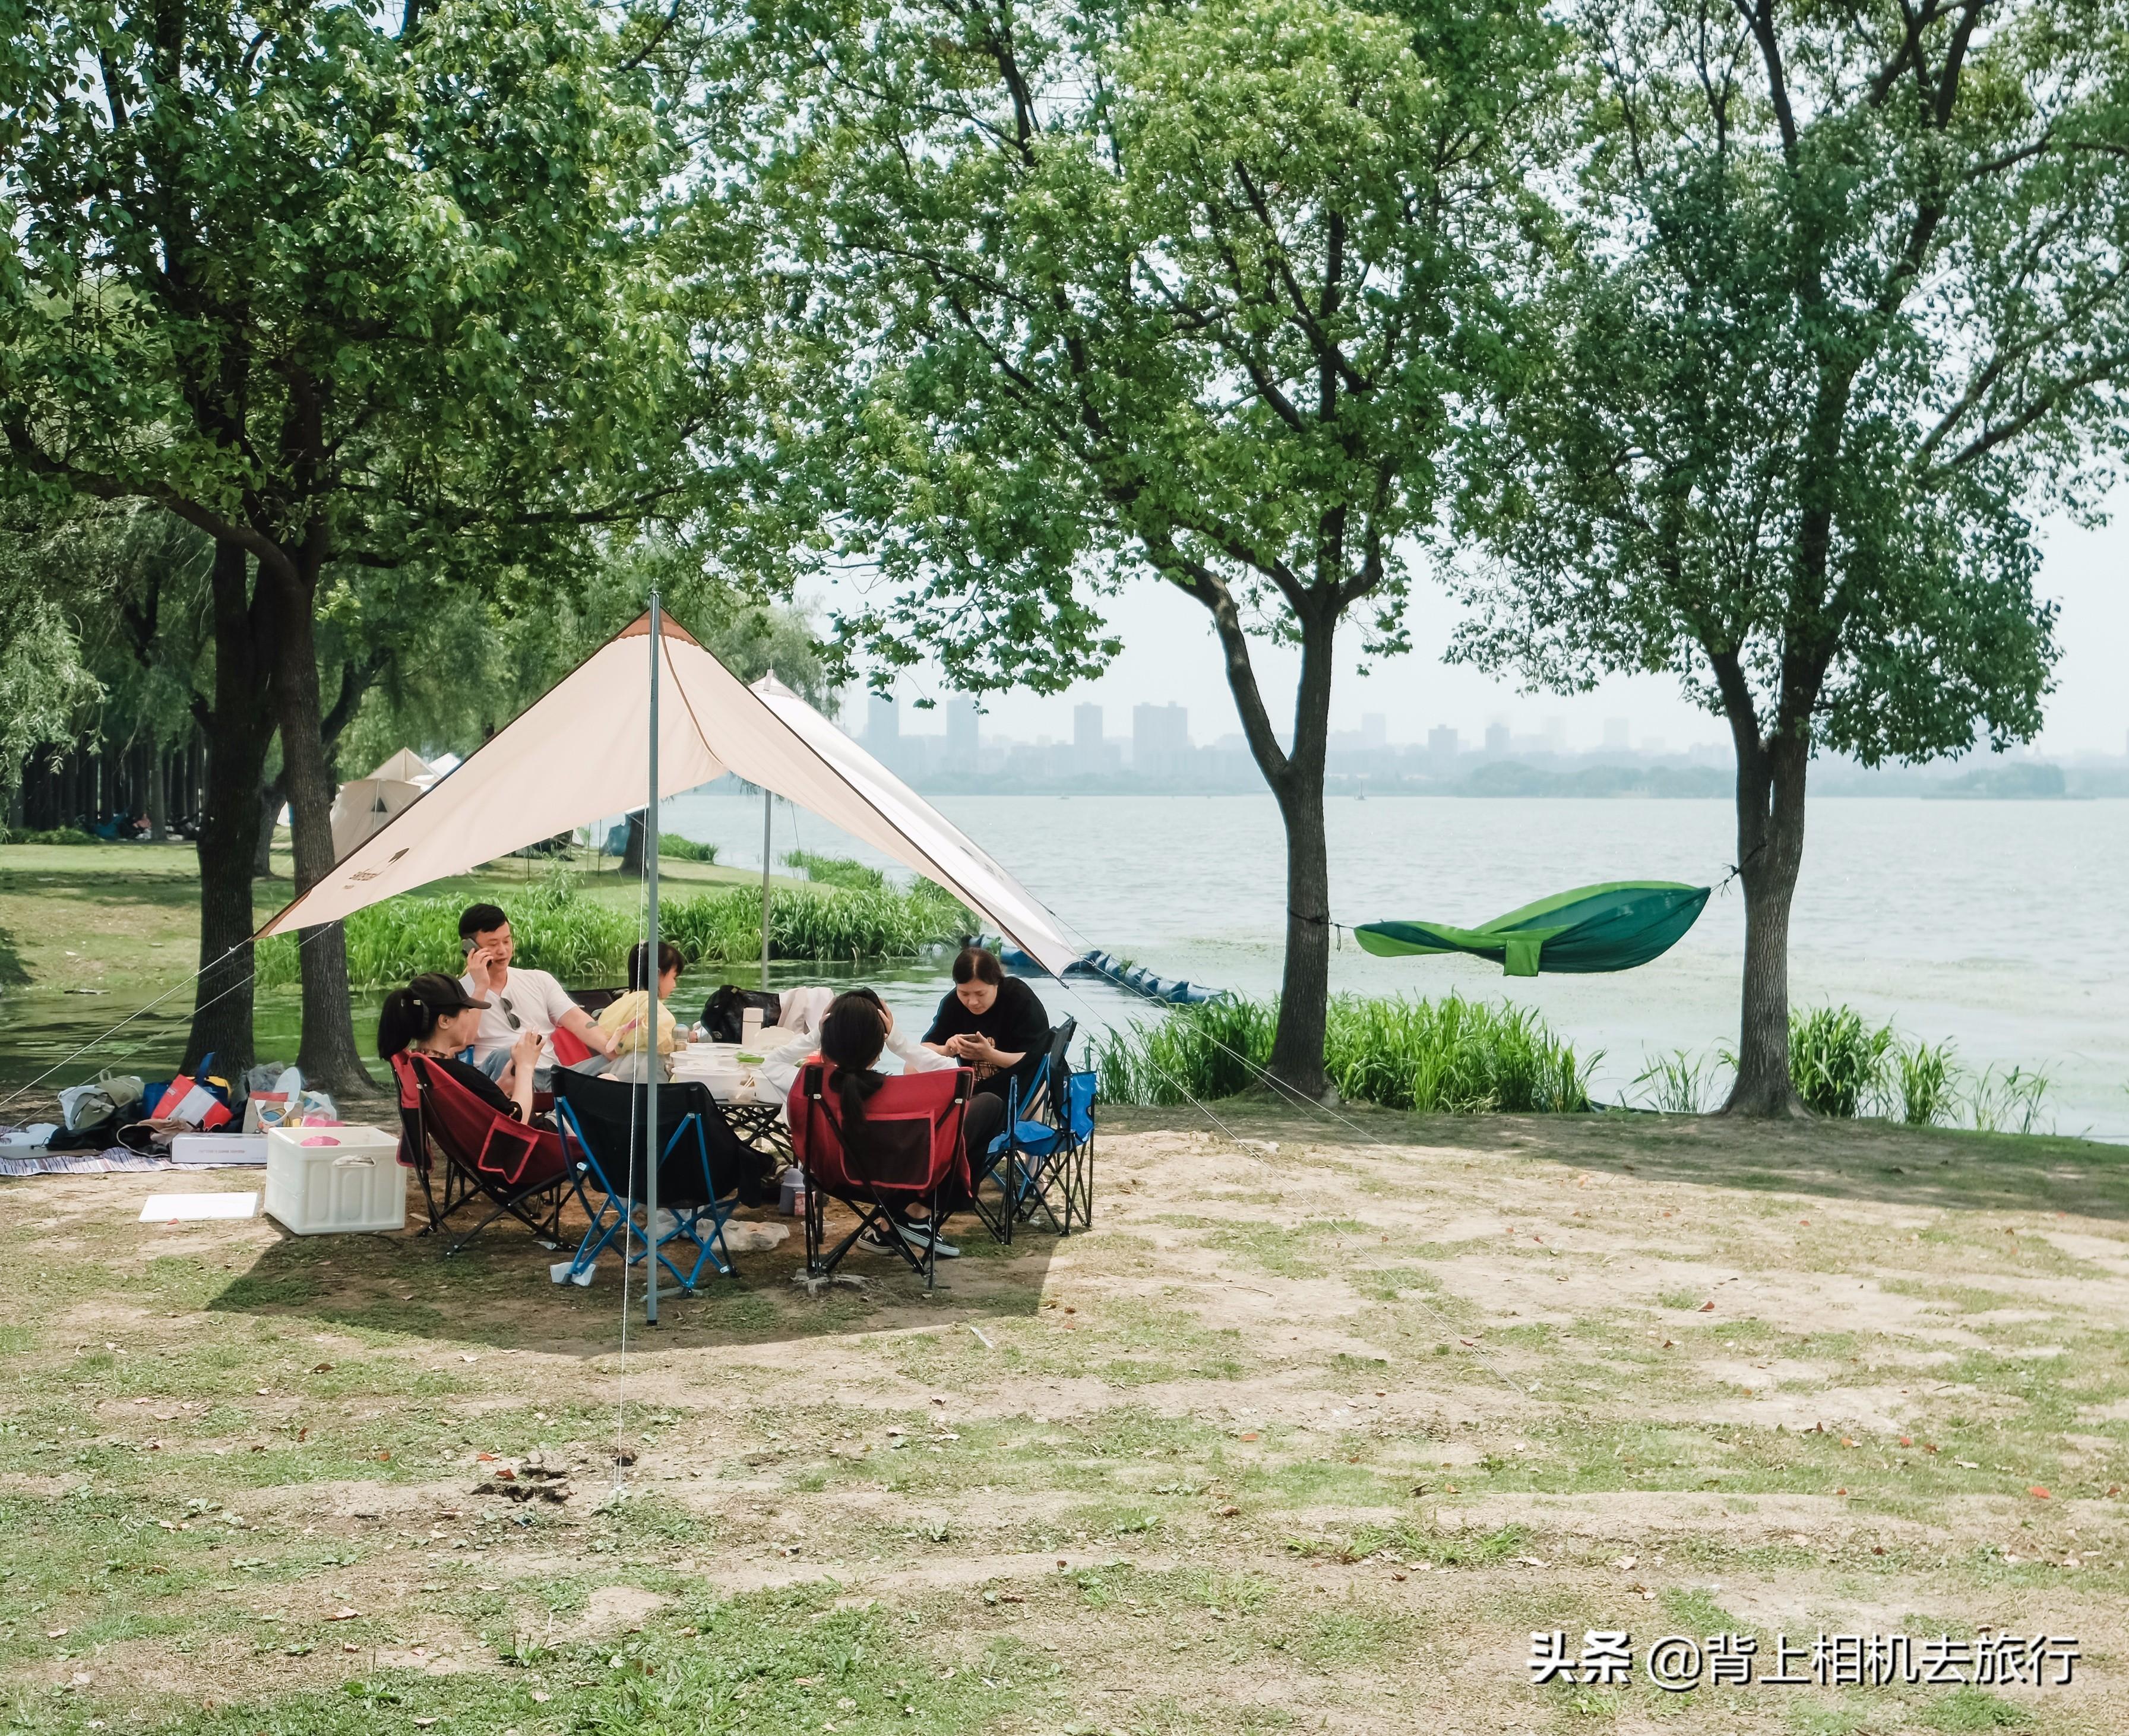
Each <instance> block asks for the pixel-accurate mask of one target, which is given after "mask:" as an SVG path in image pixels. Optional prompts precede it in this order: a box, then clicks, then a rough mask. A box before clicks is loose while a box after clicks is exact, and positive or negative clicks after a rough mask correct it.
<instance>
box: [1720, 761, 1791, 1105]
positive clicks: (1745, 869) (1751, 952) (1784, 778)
mask: <svg viewBox="0 0 2129 1736" xmlns="http://www.w3.org/2000/svg"><path fill="white" fill-rule="evenodd" d="M1800 736H1801V732H1796V731H1784V732H1782V733H1781V734H1780V735H1779V736H1778V737H1777V738H1776V739H1775V740H1774V742H1771V743H1768V744H1765V745H1759V744H1755V747H1754V749H1753V751H1749V752H1746V751H1741V752H1740V754H1739V756H1738V765H1737V864H1738V875H1737V878H1738V880H1739V881H1740V882H1741V884H1742V885H1743V886H1744V889H1745V981H1744V1004H1743V1006H1742V1008H1741V1012H1740V1016H1739V1019H1738V1028H1737V1079H1736V1084H1735V1085H1733V1086H1732V1087H1731V1092H1730V1100H1729V1101H1728V1102H1727V1103H1726V1104H1724V1105H1723V1113H1724V1114H1729V1115H1761V1116H1802V1115H1803V1114H1806V1113H1807V1112H1806V1110H1805V1109H1804V1106H1803V1099H1801V1098H1799V1097H1798V1095H1797V1090H1796V1083H1795V1080H1793V1077H1792V1076H1791V1075H1790V1072H1789V905H1790V902H1791V900H1792V899H1793V898H1794V897H1795V895H1796V883H1797V872H1798V869H1799V868H1800V867H1801V866H1803V805H1804V780H1805V773H1806V770H1807V768H1808V765H1809V764H1810V748H1809V745H1808V742H1805V741H1803V739H1801V738H1800Z"/></svg>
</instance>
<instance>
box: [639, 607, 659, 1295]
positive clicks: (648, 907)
mask: <svg viewBox="0 0 2129 1736" xmlns="http://www.w3.org/2000/svg"><path fill="white" fill-rule="evenodd" d="M663 638H664V624H663V620H662V618H661V616H660V612H659V608H658V593H657V592H656V591H655V590H653V591H652V592H651V594H650V796H649V798H648V800H647V802H646V804H645V808H644V813H643V875H644V882H645V898H644V908H645V923H644V949H643V975H644V984H643V986H644V990H645V993H644V1025H645V1036H644V1039H643V1203H644V1206H645V1211H644V1225H643V1238H644V1241H645V1243H646V1244H647V1248H646V1252H648V1254H649V1257H648V1258H647V1259H645V1261H644V1262H643V1269H644V1271H645V1272H646V1273H647V1274H648V1275H649V1278H650V1281H649V1282H648V1283H646V1284H645V1285H644V1286H643V1323H644V1324H645V1325H646V1326H655V1325H656V1324H657V1323H658V665H659V662H660V652H661V651H663V650H664V646H663V645H662V644H661V643H660V641H661V640H662V639H663Z"/></svg>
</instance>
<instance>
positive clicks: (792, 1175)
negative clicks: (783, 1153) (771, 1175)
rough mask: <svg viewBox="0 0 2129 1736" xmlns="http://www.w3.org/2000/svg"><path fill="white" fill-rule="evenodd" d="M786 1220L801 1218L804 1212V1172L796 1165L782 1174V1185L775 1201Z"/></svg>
mask: <svg viewBox="0 0 2129 1736" xmlns="http://www.w3.org/2000/svg"><path fill="white" fill-rule="evenodd" d="M777 1204H778V1205H779V1208H781V1209H782V1211H783V1215H784V1216H785V1217H787V1218H798V1217H802V1216H803V1215H804V1214H805V1210H806V1172H805V1171H803V1170H802V1169H800V1168H799V1167H798V1165H797V1164H795V1163H794V1164H793V1165H792V1166H791V1167H790V1168H788V1169H787V1170H786V1171H784V1172H783V1188H782V1190H781V1193H780V1195H779V1198H778V1200H777Z"/></svg>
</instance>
